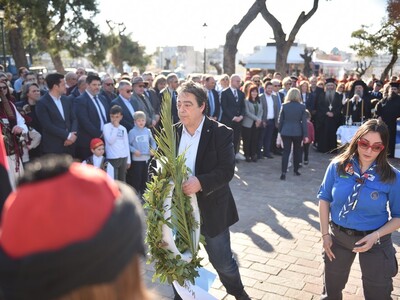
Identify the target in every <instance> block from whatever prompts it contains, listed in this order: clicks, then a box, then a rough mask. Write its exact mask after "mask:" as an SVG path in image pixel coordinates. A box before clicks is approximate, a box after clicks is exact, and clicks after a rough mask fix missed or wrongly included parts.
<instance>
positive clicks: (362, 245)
mask: <svg viewBox="0 0 400 300" xmlns="http://www.w3.org/2000/svg"><path fill="white" fill-rule="evenodd" d="M378 239H379V235H378V234H377V232H376V231H375V232H373V233H370V234H368V235H366V236H364V237H363V238H362V239H361V240H359V241H358V242H357V243H356V244H355V245H354V248H353V252H355V253H360V252H367V251H368V250H369V249H371V248H372V246H373V245H374V244H375V243H376V241H377V240H378Z"/></svg>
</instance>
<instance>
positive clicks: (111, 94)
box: [100, 76, 118, 105]
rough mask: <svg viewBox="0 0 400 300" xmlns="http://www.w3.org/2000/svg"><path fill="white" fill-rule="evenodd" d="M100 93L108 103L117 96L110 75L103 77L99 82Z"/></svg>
mask: <svg viewBox="0 0 400 300" xmlns="http://www.w3.org/2000/svg"><path fill="white" fill-rule="evenodd" d="M100 95H101V96H103V97H104V98H105V99H106V100H107V104H108V105H110V104H111V101H113V100H114V99H115V98H117V97H118V95H117V94H116V93H115V88H114V80H113V79H112V78H111V77H108V76H107V77H105V78H104V79H103V81H102V83H101V91H100Z"/></svg>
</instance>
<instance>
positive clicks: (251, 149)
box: [242, 122, 260, 158]
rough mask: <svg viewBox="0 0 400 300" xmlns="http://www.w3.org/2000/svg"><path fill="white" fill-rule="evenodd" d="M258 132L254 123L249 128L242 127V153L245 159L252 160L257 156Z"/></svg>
mask: <svg viewBox="0 0 400 300" xmlns="http://www.w3.org/2000/svg"><path fill="white" fill-rule="evenodd" d="M259 132H260V129H259V128H257V127H256V123H255V122H253V126H251V128H247V127H242V139H243V152H244V156H246V158H247V157H250V158H254V157H256V156H257V145H258V136H259Z"/></svg>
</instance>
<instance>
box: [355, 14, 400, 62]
mask: <svg viewBox="0 0 400 300" xmlns="http://www.w3.org/2000/svg"><path fill="white" fill-rule="evenodd" d="M399 25H400V24H398V20H396V19H393V18H390V17H387V18H385V19H384V20H383V21H382V27H381V28H380V29H379V30H378V31H377V32H375V33H370V32H368V31H367V30H368V27H367V26H362V28H361V29H358V30H356V31H354V32H353V33H352V34H351V37H352V38H356V39H358V41H357V42H356V43H355V44H353V45H351V46H350V47H351V48H352V49H353V50H355V51H357V55H358V56H360V57H361V58H364V57H372V56H375V55H377V54H378V53H379V52H388V53H393V50H396V51H397V49H398V47H399V45H400V26H399Z"/></svg>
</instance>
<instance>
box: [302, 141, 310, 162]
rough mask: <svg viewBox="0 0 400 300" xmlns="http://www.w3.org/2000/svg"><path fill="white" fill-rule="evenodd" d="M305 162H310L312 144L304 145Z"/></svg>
mask: <svg viewBox="0 0 400 300" xmlns="http://www.w3.org/2000/svg"><path fill="white" fill-rule="evenodd" d="M303 153H304V161H308V154H309V153H310V143H307V144H303Z"/></svg>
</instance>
